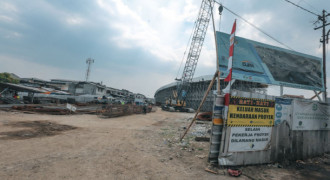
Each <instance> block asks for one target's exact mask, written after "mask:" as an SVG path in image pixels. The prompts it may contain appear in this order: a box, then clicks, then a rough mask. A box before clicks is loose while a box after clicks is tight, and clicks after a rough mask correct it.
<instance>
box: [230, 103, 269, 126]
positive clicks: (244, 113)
mask: <svg viewBox="0 0 330 180" xmlns="http://www.w3.org/2000/svg"><path fill="white" fill-rule="evenodd" d="M274 107H275V101H273V100H267V99H255V98H242V97H230V103H229V107H228V120H227V125H228V126H273V125H274V114H275V108H274Z"/></svg>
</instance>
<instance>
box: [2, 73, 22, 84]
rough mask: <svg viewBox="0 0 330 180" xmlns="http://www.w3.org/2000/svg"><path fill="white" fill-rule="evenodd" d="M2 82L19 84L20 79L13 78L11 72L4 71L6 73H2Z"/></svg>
mask: <svg viewBox="0 0 330 180" xmlns="http://www.w3.org/2000/svg"><path fill="white" fill-rule="evenodd" d="M0 82H3V83H15V84H18V83H19V80H18V79H15V78H13V77H12V76H11V75H10V74H9V73H7V72H4V73H0Z"/></svg>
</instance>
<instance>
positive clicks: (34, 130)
mask: <svg viewBox="0 0 330 180" xmlns="http://www.w3.org/2000/svg"><path fill="white" fill-rule="evenodd" d="M5 125H6V126H11V127H20V128H24V127H25V128H27V129H23V130H19V131H9V132H0V139H3V140H4V139H29V138H35V137H43V136H54V135H57V134H59V133H61V132H63V131H68V130H73V129H76V127H73V126H69V125H62V124H57V123H55V122H50V121H19V122H11V123H8V124H5Z"/></svg>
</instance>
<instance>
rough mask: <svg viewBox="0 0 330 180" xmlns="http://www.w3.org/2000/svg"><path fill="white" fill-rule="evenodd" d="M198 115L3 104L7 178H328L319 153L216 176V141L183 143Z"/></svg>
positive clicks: (0, 129)
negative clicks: (29, 109)
mask: <svg viewBox="0 0 330 180" xmlns="http://www.w3.org/2000/svg"><path fill="white" fill-rule="evenodd" d="M192 116H193V114H187V113H170V112H164V111H162V110H158V111H157V112H154V113H149V114H147V115H131V116H126V117H118V118H111V119H104V118H99V117H97V116H96V115H41V114H24V113H20V112H4V111H0V154H1V156H0V179H285V180H287V179H297V178H298V179H323V178H328V177H329V172H330V169H329V165H327V164H325V163H323V161H318V162H317V163H316V162H314V161H313V160H311V162H307V163H308V164H300V166H299V167H295V166H294V165H288V166H287V167H284V168H283V166H281V165H277V164H274V165H262V166H250V167H244V168H242V170H243V174H244V175H243V176H241V177H239V178H233V177H229V176H228V175H227V174H225V170H223V169H216V171H218V172H219V174H217V175H215V174H211V173H208V172H205V171H204V169H205V168H206V167H208V163H207V155H208V147H209V143H208V142H196V141H194V136H193V135H194V130H193V131H191V132H193V133H189V134H188V137H187V138H186V140H185V141H184V143H178V138H179V136H180V134H182V133H183V131H184V127H185V126H187V125H188V123H189V122H190V118H191V117H192ZM196 127H197V126H196ZM195 134H196V133H195ZM296 165H297V164H296ZM279 167H280V168H279Z"/></svg>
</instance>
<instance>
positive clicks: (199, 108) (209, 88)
mask: <svg viewBox="0 0 330 180" xmlns="http://www.w3.org/2000/svg"><path fill="white" fill-rule="evenodd" d="M218 74H219V72H218V71H217V72H215V74H214V76H213V79H212V81H211V82H210V84H209V87H208V88H207V91H206V92H205V94H204V97H203V100H202V102H201V103H200V104H199V107H198V109H197V111H196V114H195V116H194V118H193V120H192V121H191V123H190V124H189V126H188V128H187V129H186V131H185V132H184V134H183V135H182V137H181V138H180V141H182V139H183V138H184V137H185V135H186V134H187V132H188V131H189V129H190V127H191V126H192V125H193V123H194V122H195V121H196V117H197V115H198V113H199V111H200V110H201V108H202V106H203V104H204V102H205V100H206V97H207V95H208V94H209V92H210V90H211V89H212V86H213V84H214V81H215V78H216V77H217V76H218Z"/></svg>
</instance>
